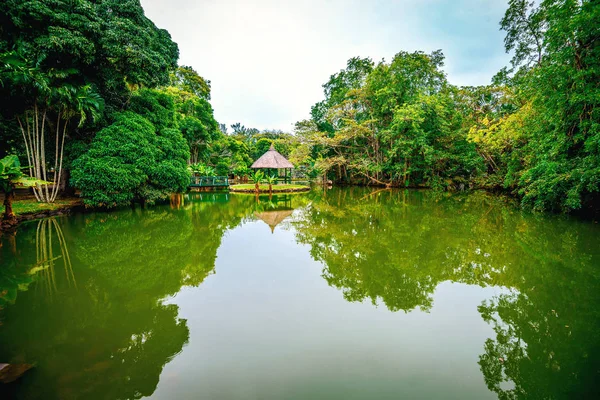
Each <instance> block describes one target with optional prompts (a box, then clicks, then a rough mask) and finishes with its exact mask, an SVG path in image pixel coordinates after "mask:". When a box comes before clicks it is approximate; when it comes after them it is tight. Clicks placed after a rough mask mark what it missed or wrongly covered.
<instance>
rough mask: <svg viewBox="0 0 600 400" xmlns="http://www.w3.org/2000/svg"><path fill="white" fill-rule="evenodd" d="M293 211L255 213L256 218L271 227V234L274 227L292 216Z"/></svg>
mask: <svg viewBox="0 0 600 400" xmlns="http://www.w3.org/2000/svg"><path fill="white" fill-rule="evenodd" d="M293 212H294V210H292V209H289V210H277V211H263V212H255V213H254V215H256V217H257V218H260V219H262V220H263V221H264V223H266V224H267V225H269V226H270V227H271V233H273V231H275V227H276V226H277V225H279V224H280V223H281V221H283V220H284V219H286V218H287V217H289V216H290V215H292V213H293Z"/></svg>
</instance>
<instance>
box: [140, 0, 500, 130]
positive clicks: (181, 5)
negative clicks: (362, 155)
mask: <svg viewBox="0 0 600 400" xmlns="http://www.w3.org/2000/svg"><path fill="white" fill-rule="evenodd" d="M141 2H142V5H143V7H144V9H145V11H146V15H147V16H148V17H149V18H150V19H151V20H152V21H154V23H155V24H156V25H157V26H158V27H160V28H164V29H167V30H168V31H169V32H170V33H171V36H172V37H173V40H174V41H175V42H177V44H179V51H180V60H179V63H180V64H181V65H190V66H192V67H193V68H194V69H196V71H198V73H199V74H200V75H202V76H203V77H204V78H206V79H209V80H210V81H211V84H212V105H213V107H214V109H215V117H216V119H217V120H218V121H219V122H221V123H225V124H227V125H228V126H229V125H231V124H233V123H235V122H241V123H242V124H243V125H245V126H247V127H253V128H258V129H261V130H262V129H281V130H284V131H291V129H292V127H293V124H294V123H295V122H296V121H298V120H300V119H304V118H307V117H308V115H309V112H310V107H311V106H312V105H313V104H314V103H315V102H317V101H320V100H321V99H322V98H323V89H322V87H321V85H322V84H323V83H325V82H326V81H327V79H328V78H329V76H330V75H331V74H333V73H335V72H338V71H339V70H340V69H342V68H344V67H345V65H346V61H347V60H348V59H349V58H351V57H355V56H360V57H371V58H372V59H373V60H374V61H376V62H378V61H380V60H381V59H382V58H385V59H386V60H388V61H389V60H391V59H392V57H393V56H394V54H396V53H397V52H399V51H401V50H405V51H415V50H423V51H426V52H430V51H432V50H436V49H442V50H443V52H444V54H445V55H446V65H445V67H444V69H445V71H446V73H447V75H448V78H449V80H450V82H451V83H453V84H456V85H480V84H487V83H489V82H490V79H491V77H492V76H493V75H494V74H495V73H496V72H497V71H498V70H499V69H500V68H501V67H503V66H505V65H507V64H508V61H509V57H508V55H506V54H505V52H504V47H503V38H504V34H503V32H500V31H499V22H500V19H501V18H502V16H503V14H504V11H505V9H506V7H507V1H506V0H362V1H359V0H296V1H288V0H141Z"/></svg>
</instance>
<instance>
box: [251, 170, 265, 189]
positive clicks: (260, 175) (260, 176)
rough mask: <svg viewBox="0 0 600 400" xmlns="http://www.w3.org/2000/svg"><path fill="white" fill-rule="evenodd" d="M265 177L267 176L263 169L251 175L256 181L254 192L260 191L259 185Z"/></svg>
mask: <svg viewBox="0 0 600 400" xmlns="http://www.w3.org/2000/svg"><path fill="white" fill-rule="evenodd" d="M264 177H265V174H264V173H263V172H262V171H261V170H257V171H256V172H255V173H253V174H252V175H250V180H251V181H252V182H253V183H254V192H255V193H256V194H258V192H259V190H258V189H259V187H258V185H260V183H261V182H262V180H263V178H264Z"/></svg>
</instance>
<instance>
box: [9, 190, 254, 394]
mask: <svg viewBox="0 0 600 400" xmlns="http://www.w3.org/2000/svg"><path fill="white" fill-rule="evenodd" d="M223 196H225V195H223ZM223 196H220V197H219V196H218V197H219V198H218V199H215V198H213V199H210V201H203V199H202V198H196V197H195V196H192V197H188V198H187V199H184V200H183V202H180V206H179V207H175V208H173V209H172V208H170V207H168V206H165V207H156V208H152V209H148V210H139V209H138V210H122V211H119V212H113V213H94V214H83V215H78V216H73V217H71V218H68V219H61V220H57V221H46V222H40V223H41V224H42V225H39V226H35V227H34V226H33V224H29V225H28V226H26V227H25V226H24V227H23V229H22V230H20V231H19V234H18V241H17V248H23V249H27V248H29V249H30V248H31V244H32V243H38V247H37V248H38V251H37V253H35V252H31V251H29V252H26V251H24V252H23V254H20V256H19V257H20V258H19V259H18V260H17V258H16V257H15V256H14V255H12V256H11V257H12V259H13V261H15V262H17V261H18V263H19V264H21V263H22V264H28V265H38V266H40V265H42V266H43V267H42V270H40V272H39V273H38V277H40V278H43V279H40V280H39V282H38V285H36V286H39V287H42V288H46V287H47V285H50V287H51V288H52V293H53V296H54V301H49V299H48V297H47V296H46V295H45V294H44V293H46V291H45V290H44V291H40V292H39V293H36V291H33V292H32V291H30V293H28V295H27V296H21V297H20V298H19V301H17V302H16V303H15V304H14V305H13V306H11V307H8V308H7V309H6V310H5V321H6V324H5V326H4V327H2V329H0V356H1V357H2V360H3V361H5V362H13V363H16V362H29V363H36V368H34V369H33V370H32V371H30V372H29V373H28V374H27V375H25V376H24V377H23V378H22V379H21V380H19V381H17V382H15V384H13V385H12V386H11V387H10V390H11V391H13V394H14V396H15V397H18V398H24V399H27V398H49V399H50V398H60V399H75V398H107V399H108V398H110V399H127V398H141V397H143V396H149V395H151V394H152V393H153V392H154V390H155V389H156V386H157V384H158V381H159V376H160V373H161V371H162V369H163V367H164V365H165V364H166V363H167V362H168V361H169V360H171V359H172V358H173V357H174V356H175V355H177V354H178V353H179V352H181V350H182V348H183V346H184V345H185V343H187V341H188V338H189V330H188V327H187V324H186V321H185V320H182V319H180V318H179V317H178V308H177V306H175V305H168V304H165V301H164V300H165V299H166V298H168V297H169V296H172V295H174V294H175V293H177V292H178V291H179V290H180V289H181V287H182V286H184V285H199V284H200V283H202V282H203V280H204V279H205V278H206V277H207V276H208V275H210V274H211V273H213V272H214V265H215V258H216V252H217V249H218V247H219V245H220V242H221V239H222V237H223V235H224V233H225V232H226V231H227V230H228V229H230V228H232V227H234V226H236V225H238V224H239V223H240V221H241V220H242V218H244V217H246V216H247V215H248V213H249V212H251V210H250V209H249V208H248V205H249V204H245V203H244V204H240V203H239V202H237V200H232V199H229V198H225V197H223ZM215 200H221V201H215ZM59 232H60V235H58V233H59ZM67 254H68V255H69V257H68V258H70V259H71V261H72V263H73V266H74V267H76V268H73V269H74V270H75V275H76V276H77V288H75V286H74V285H73V284H69V282H70V283H73V282H74V280H73V277H74V275H73V274H72V273H71V274H58V273H55V272H52V273H50V272H48V273H47V272H45V271H50V270H52V271H54V267H55V266H54V264H56V262H58V259H56V256H57V255H59V256H60V257H63V259H65V260H67V259H68V258H67V257H64V256H63V255H67ZM69 266H70V264H69ZM69 271H70V268H69ZM44 274H45V275H44ZM25 315H26V316H27V318H24V316H25Z"/></svg>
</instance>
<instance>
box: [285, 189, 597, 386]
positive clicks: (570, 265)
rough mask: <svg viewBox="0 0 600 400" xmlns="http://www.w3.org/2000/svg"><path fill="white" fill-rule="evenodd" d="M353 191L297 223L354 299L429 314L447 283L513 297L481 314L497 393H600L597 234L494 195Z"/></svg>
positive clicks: (337, 193)
mask: <svg viewBox="0 0 600 400" xmlns="http://www.w3.org/2000/svg"><path fill="white" fill-rule="evenodd" d="M354 191H355V193H353V190H333V191H330V192H329V193H327V194H326V193H322V194H321V195H316V197H317V198H315V201H313V202H312V203H311V206H310V207H307V208H306V209H305V210H304V212H303V214H302V215H301V216H300V217H299V218H297V220H296V221H295V223H294V226H295V228H296V230H297V237H298V240H299V241H300V242H302V243H306V244H309V245H310V248H311V255H312V256H313V257H314V258H315V260H318V261H320V262H322V263H323V264H324V266H325V267H324V270H323V277H324V278H325V279H326V280H327V282H328V283H329V284H330V285H331V286H333V287H336V288H339V289H341V290H342V291H343V295H344V298H345V299H346V300H348V301H363V300H366V299H368V300H370V301H371V302H372V303H373V304H378V303H379V302H382V303H383V304H385V306H386V307H387V308H388V309H389V310H390V311H399V310H403V311H405V312H408V311H411V310H413V309H415V308H418V309H420V310H423V311H429V310H430V309H431V307H432V306H433V302H432V300H433V297H432V295H433V293H434V291H435V289H436V288H437V287H438V286H439V285H440V283H442V282H444V281H451V282H458V283H466V284H470V285H478V286H481V287H487V286H501V287H505V288H508V289H510V293H507V294H501V295H499V296H496V297H494V298H491V299H489V300H486V301H484V302H483V303H482V304H481V305H480V307H479V308H478V311H479V312H480V313H481V316H482V318H483V319H484V320H485V321H486V322H487V323H489V324H490V325H491V326H492V327H493V329H494V332H495V334H496V337H495V338H490V339H488V340H487V341H486V342H485V344H484V353H483V354H482V355H481V356H480V360H479V365H480V367H481V371H482V373H483V375H484V379H485V382H486V385H487V386H488V388H489V389H490V390H492V391H493V392H495V393H497V394H498V397H499V398H574V397H577V398H581V397H586V398H587V397H588V396H591V395H592V394H594V395H595V396H592V397H598V396H600V392H599V391H598V390H599V385H598V383H597V382H598V378H600V361H599V360H600V357H599V356H600V329H599V328H600V308H599V305H600V290H599V289H600V273H599V271H598V269H597V266H598V265H600V257H599V256H600V255H599V254H598V250H599V249H600V246H599V245H600V240H599V239H600V237H599V236H598V233H599V232H598V229H597V227H596V226H593V225H592V224H585V223H578V222H577V221H572V220H569V219H567V218H560V217H555V216H540V215H531V214H527V213H522V212H518V211H516V210H515V209H514V208H511V207H507V206H506V205H505V204H503V201H502V199H499V198H495V197H491V196H488V195H485V194H472V195H469V196H450V195H438V196H433V194H430V193H419V192H409V191H399V192H393V191H386V192H373V193H367V194H366V195H363V194H362V190H360V189H354ZM365 196H366V197H365ZM366 198H372V199H371V201H367V202H365V199H366Z"/></svg>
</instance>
